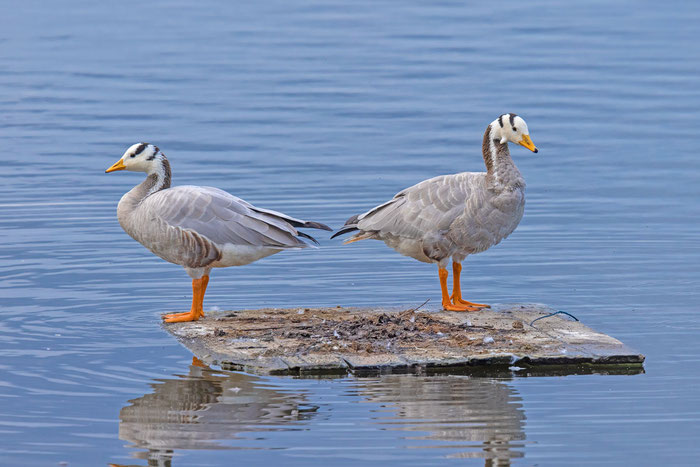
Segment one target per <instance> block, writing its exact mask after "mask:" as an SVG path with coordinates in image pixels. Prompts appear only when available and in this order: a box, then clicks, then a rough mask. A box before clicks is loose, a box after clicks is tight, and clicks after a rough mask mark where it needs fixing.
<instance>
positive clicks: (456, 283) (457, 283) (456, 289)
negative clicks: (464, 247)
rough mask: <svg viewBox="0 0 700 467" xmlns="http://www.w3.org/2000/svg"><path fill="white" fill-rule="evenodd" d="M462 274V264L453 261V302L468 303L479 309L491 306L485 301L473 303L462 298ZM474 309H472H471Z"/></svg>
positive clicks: (457, 303)
mask: <svg viewBox="0 0 700 467" xmlns="http://www.w3.org/2000/svg"><path fill="white" fill-rule="evenodd" d="M461 274H462V265H461V264H459V263H457V262H455V261H453V262H452V281H453V284H452V296H451V297H450V298H451V299H452V302H453V303H454V304H455V305H467V306H469V307H472V308H476V309H477V310H479V309H481V308H491V306H489V305H485V304H483V303H473V302H469V301H467V300H464V299H462V285H461V280H460V275H461ZM470 311H472V310H470Z"/></svg>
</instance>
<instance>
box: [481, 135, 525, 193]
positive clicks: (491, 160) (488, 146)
mask: <svg viewBox="0 0 700 467" xmlns="http://www.w3.org/2000/svg"><path fill="white" fill-rule="evenodd" d="M499 133H500V132H499V131H498V129H497V128H496V127H495V126H494V125H493V124H491V125H489V126H488V128H486V132H485V133H484V141H483V143H482V145H481V152H482V154H483V156H484V164H486V174H487V175H486V176H487V178H488V179H489V180H490V181H491V182H492V183H494V184H496V185H503V186H506V187H520V188H522V187H524V186H525V181H524V180H523V177H522V175H521V174H520V171H519V170H518V168H517V167H516V166H515V164H514V163H513V159H511V157H510V151H509V150H508V143H501V137H500V134H499Z"/></svg>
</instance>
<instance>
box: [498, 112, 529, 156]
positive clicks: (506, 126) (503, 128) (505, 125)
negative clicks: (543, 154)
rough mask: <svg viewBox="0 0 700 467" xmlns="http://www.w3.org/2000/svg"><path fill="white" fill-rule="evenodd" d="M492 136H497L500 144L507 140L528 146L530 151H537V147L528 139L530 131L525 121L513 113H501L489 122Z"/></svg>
mask: <svg viewBox="0 0 700 467" xmlns="http://www.w3.org/2000/svg"><path fill="white" fill-rule="evenodd" d="M491 127H492V128H493V131H494V137H495V138H499V139H500V140H499V142H500V143H501V144H505V143H507V142H508V141H510V142H512V143H516V144H519V145H521V146H524V147H526V148H528V149H529V150H530V151H532V152H537V148H536V147H535V145H534V144H533V143H532V140H531V139H530V131H529V130H528V129H527V123H525V120H523V119H522V118H521V117H519V116H518V115H515V114H503V115H501V116H500V117H498V119H496V120H494V121H493V122H492V123H491Z"/></svg>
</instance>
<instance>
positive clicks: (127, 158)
mask: <svg viewBox="0 0 700 467" xmlns="http://www.w3.org/2000/svg"><path fill="white" fill-rule="evenodd" d="M164 160H165V155H164V154H163V153H162V152H160V149H158V147H157V146H154V145H153V144H150V143H136V144H134V145H132V146H131V147H129V149H127V150H126V152H124V155H123V156H122V157H121V158H120V159H119V160H118V161H117V162H115V163H114V164H113V165H112V166H111V167H110V168H108V169H107V170H105V172H106V173H109V172H115V171H117V170H129V171H131V172H146V173H147V174H152V173H158V172H160V171H161V168H162V166H163V162H164Z"/></svg>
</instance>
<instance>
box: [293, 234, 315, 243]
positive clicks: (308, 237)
mask: <svg viewBox="0 0 700 467" xmlns="http://www.w3.org/2000/svg"><path fill="white" fill-rule="evenodd" d="M297 235H298V236H300V237H304V238H306V239H309V240H311V241H312V242H314V243H315V244H316V245H318V244H319V243H318V240H316V239H315V238H314V237H312V236H311V235H309V234H306V233H304V232H297Z"/></svg>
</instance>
